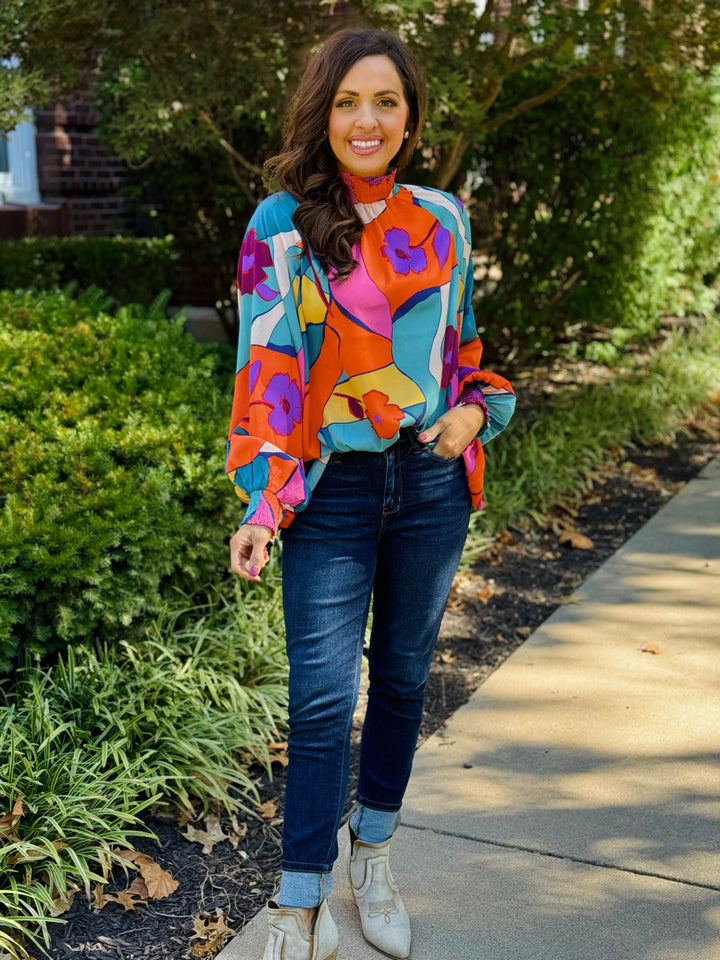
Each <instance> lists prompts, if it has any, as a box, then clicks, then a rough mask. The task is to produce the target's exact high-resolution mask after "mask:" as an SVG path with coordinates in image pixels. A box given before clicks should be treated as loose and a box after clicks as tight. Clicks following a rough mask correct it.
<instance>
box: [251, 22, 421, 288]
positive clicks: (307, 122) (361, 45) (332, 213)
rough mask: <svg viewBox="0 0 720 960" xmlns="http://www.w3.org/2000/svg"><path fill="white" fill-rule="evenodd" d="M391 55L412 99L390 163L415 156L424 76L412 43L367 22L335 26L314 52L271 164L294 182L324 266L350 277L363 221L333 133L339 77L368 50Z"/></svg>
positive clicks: (268, 169)
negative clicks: (330, 135)
mask: <svg viewBox="0 0 720 960" xmlns="http://www.w3.org/2000/svg"><path fill="white" fill-rule="evenodd" d="M376 55H384V56H386V57H388V58H389V59H390V60H391V61H392V63H393V66H394V67H395V69H396V70H397V72H398V74H399V76H400V79H401V81H402V85H403V92H404V94H405V100H406V101H407V104H408V130H409V136H408V138H407V140H403V144H402V146H401V148H400V150H399V151H398V153H397V154H396V155H395V157H393V159H392V161H391V166H393V167H397V168H398V169H401V168H402V167H404V166H406V165H407V164H408V162H409V161H410V158H411V156H412V154H413V151H414V149H415V147H416V146H417V142H418V140H419V139H420V135H421V133H422V127H423V124H424V122H425V112H426V110H427V89H426V86H425V78H424V76H423V74H422V71H421V70H420V68H419V67H418V65H417V63H416V61H415V59H414V57H413V55H412V54H411V53H410V51H409V50H408V48H407V47H406V46H405V44H404V43H403V42H402V41H401V40H399V39H398V38H397V37H395V36H394V35H393V34H391V33H385V32H383V31H381V30H373V29H370V28H365V27H360V28H357V29H350V30H340V31H339V32H338V33H334V34H332V36H330V37H329V38H328V39H327V40H326V41H325V43H324V44H323V45H322V47H321V48H320V49H319V50H318V51H317V52H316V53H315V54H314V55H313V57H312V58H311V59H310V62H309V63H308V66H307V69H306V70H305V73H304V74H303V76H302V79H301V80H300V83H299V85H298V89H297V91H296V93H295V95H294V97H293V99H292V101H291V103H290V108H289V110H288V116H287V118H286V121H285V127H284V137H283V145H282V151H281V152H280V153H279V154H277V156H274V157H271V158H270V159H269V160H268V161H267V162H266V163H265V168H264V176H265V180H266V183H269V184H270V185H271V186H272V187H275V188H277V189H280V190H287V191H288V192H289V193H291V194H292V195H293V196H294V197H295V198H296V199H298V200H299V201H300V203H299V205H298V207H297V208H296V210H295V214H294V218H293V219H294V221H295V226H296V227H297V228H298V230H299V231H300V234H301V236H302V238H303V241H304V243H305V245H306V247H307V246H309V247H310V248H311V249H312V251H313V253H314V254H315V255H316V257H317V258H318V260H319V261H320V263H321V265H322V266H323V268H324V269H325V270H328V269H329V268H332V269H333V270H334V271H336V276H338V277H340V278H342V277H347V276H349V275H350V273H351V272H352V270H353V267H354V266H355V263H354V261H353V255H352V248H353V244H355V243H356V242H357V241H358V240H359V239H360V235H361V233H362V226H363V225H362V223H361V221H360V218H359V217H358V215H357V213H356V212H355V209H354V207H353V205H352V201H351V200H350V198H349V196H348V195H347V192H346V190H345V185H344V184H343V181H342V179H341V178H340V174H339V172H338V164H337V160H336V158H335V155H334V154H333V152H332V150H331V149H330V143H329V141H328V137H327V127H328V120H329V117H330V111H331V109H332V104H333V100H334V97H335V94H336V92H337V89H338V87H339V85H340V81H341V80H342V78H343V77H344V76H345V74H346V73H347V72H348V70H349V69H350V68H351V67H352V65H353V64H354V63H356V61H358V60H360V59H361V58H362V57H370V56H376Z"/></svg>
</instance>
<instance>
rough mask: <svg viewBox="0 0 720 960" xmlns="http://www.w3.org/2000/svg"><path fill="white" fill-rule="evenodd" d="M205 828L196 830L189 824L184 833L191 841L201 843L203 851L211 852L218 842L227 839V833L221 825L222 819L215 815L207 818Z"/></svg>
mask: <svg viewBox="0 0 720 960" xmlns="http://www.w3.org/2000/svg"><path fill="white" fill-rule="evenodd" d="M205 827H206V829H205V830H196V829H195V827H193V826H192V825H190V824H188V827H187V830H186V832H185V833H184V834H183V836H184V837H185V839H186V840H189V841H190V843H201V844H202V852H203V853H210V852H211V851H212V848H213V847H214V846H215V844H216V843H222V842H223V840H227V839H228V838H227V835H226V834H225V833H224V832H223V828H222V827H221V826H220V821H219V820H218V818H217V817H215V816H209V817H206V818H205Z"/></svg>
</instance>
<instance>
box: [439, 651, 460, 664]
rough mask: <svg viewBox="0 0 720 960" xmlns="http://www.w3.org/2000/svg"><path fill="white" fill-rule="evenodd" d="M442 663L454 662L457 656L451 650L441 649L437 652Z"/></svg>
mask: <svg viewBox="0 0 720 960" xmlns="http://www.w3.org/2000/svg"><path fill="white" fill-rule="evenodd" d="M438 656H439V657H440V659H441V660H442V662H443V663H455V661H456V660H457V657H456V656H455V654H454V653H453V652H452V650H441V651H440V653H439V654H438Z"/></svg>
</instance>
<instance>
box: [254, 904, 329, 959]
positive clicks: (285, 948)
mask: <svg viewBox="0 0 720 960" xmlns="http://www.w3.org/2000/svg"><path fill="white" fill-rule="evenodd" d="M268 920H269V924H270V936H269V937H268V942H267V946H266V947H265V953H264V954H263V960H337V953H338V932H337V927H336V926H335V921H334V920H333V918H332V917H331V916H330V910H329V909H328V905H327V900H323V902H322V903H321V904H320V906H319V907H318V911H317V913H316V914H315V922H314V924H313V926H312V930H308V927H307V924H306V923H305V921H304V920H303V917H302V913H301V912H300V910H298V909H297V908H296V907H279V906H278V905H277V904H276V903H275V902H274V901H273V900H271V901H270V902H269V903H268Z"/></svg>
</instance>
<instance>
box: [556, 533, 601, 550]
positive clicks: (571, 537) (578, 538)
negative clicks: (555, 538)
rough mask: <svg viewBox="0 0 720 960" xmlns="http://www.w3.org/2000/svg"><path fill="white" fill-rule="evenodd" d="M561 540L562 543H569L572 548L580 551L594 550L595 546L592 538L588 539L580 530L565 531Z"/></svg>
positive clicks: (561, 535)
mask: <svg viewBox="0 0 720 960" xmlns="http://www.w3.org/2000/svg"><path fill="white" fill-rule="evenodd" d="M559 539H560V543H569V544H570V546H571V547H575V548H577V549H578V550H592V548H593V547H594V546H595V544H594V543H593V542H592V540H591V539H590V537H586V536H585V534H584V533H580V531H579V530H567V529H566V530H563V531H562V533H561V534H560V537H559Z"/></svg>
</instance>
